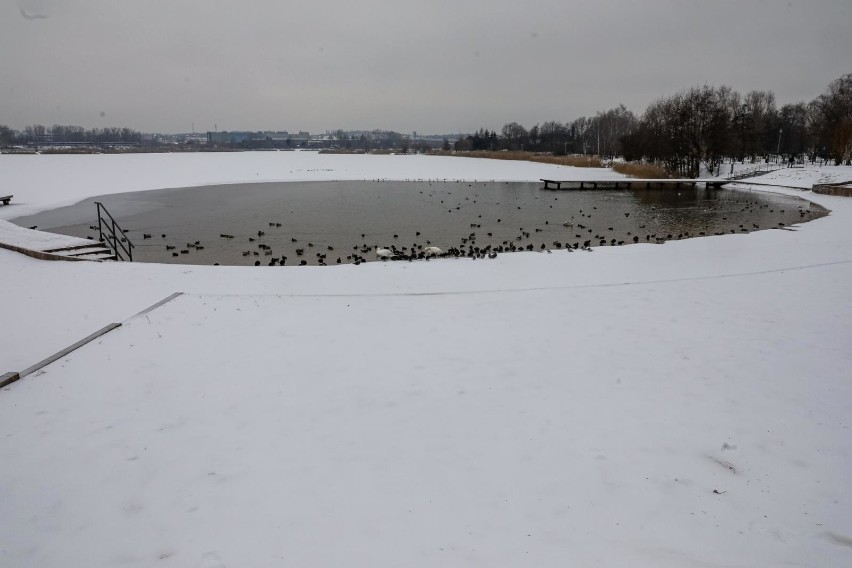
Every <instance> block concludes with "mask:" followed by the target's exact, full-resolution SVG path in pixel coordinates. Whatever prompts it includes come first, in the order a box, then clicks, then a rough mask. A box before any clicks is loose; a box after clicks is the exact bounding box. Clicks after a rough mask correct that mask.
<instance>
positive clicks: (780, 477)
mask: <svg viewBox="0 0 852 568" xmlns="http://www.w3.org/2000/svg"><path fill="white" fill-rule="evenodd" d="M235 156H237V157H235V158H229V157H226V156H222V157H218V156H214V157H213V158H210V157H208V156H207V155H204V156H203V157H199V156H197V155H174V156H173V155H166V156H143V157H139V156H133V157H129V158H128V160H129V161H131V162H132V161H134V160H138V161H139V162H140V163H142V164H144V165H139V166H137V169H132V168H131V167H130V166H126V167H127V168H129V169H127V170H124V171H125V174H126V175H127V177H128V178H131V177H134V176H136V177H135V178H134V179H133V181H132V183H128V185H127V186H122V185H118V184H119V183H120V182H121V181H122V175H121V171H122V168H123V167H125V166H124V165H117V164H123V163H124V162H122V159H123V158H124V157H119V158H122V159H117V158H116V157H82V158H83V160H84V161H86V164H85V165H81V163H77V162H75V161H74V159H75V158H78V159H79V158H81V157H61V158H62V159H60V160H57V161H56V162H51V161H44V162H42V161H39V160H41V159H42V158H45V159H52V158H53V157H47V156H43V157H31V158H32V159H33V161H32V162H28V164H29V165H21V164H22V163H19V162H16V163H15V165H14V166H13V167H10V168H7V167H6V166H7V165H8V163H9V162H6V161H5V160H6V158H7V157H6V156H0V182H2V183H4V184H8V183H9V182H10V181H11V180H15V181H16V182H17V183H21V184H22V185H20V186H19V187H18V188H16V190H15V191H14V193H15V194H16V201H18V195H19V194H20V204H21V205H20V208H21V210H24V209H27V211H28V212H29V211H32V210H35V209H38V208H44V207H48V206H49V205H50V204H51V203H59V202H67V201H74V200H77V199H81V198H83V197H86V196H88V195H96V194H99V193H105V191H104V190H105V188H115V187H117V188H118V189H116V191H118V190H122V188H124V187H126V189H124V190H126V191H129V190H137V189H140V188H155V187H158V186H163V187H164V186H170V187H176V186H182V185H198V184H201V183H207V182H211V183H218V182H222V181H241V180H244V179H247V175H248V173H249V172H250V171H252V168H254V170H255V171H256V172H257V173H258V176H257V177H258V178H260V179H264V176H270V179H289V178H287V176H286V175H284V169H285V168H286V167H291V168H292V169H293V171H294V172H296V171H297V170H298V169H299V168H300V167H301V168H305V167H306V165H305V163H303V162H298V164H299V165H298V166H297V165H296V163H295V162H294V163H293V164H292V165H291V166H287V165H286V164H283V163H279V162H277V160H287V159H288V158H287V155H282V154H278V153H267V154H245V155H235ZM291 156H293V158H291V159H293V160H309V161H311V164H310V165H311V168H310V169H313V170H315V171H313V172H310V175H315V176H316V177H314V178H310V179H343V178H344V177H346V176H351V177H357V179H364V178H368V179H369V178H372V177H376V178H379V177H383V178H390V177H396V178H398V179H405V178H418V177H420V178H452V177H454V175H453V174H455V177H464V178H468V179H538V178H540V177H549V176H551V175H553V173H554V172H553V171H552V170H551V169H550V168H551V167H550V166H542V165H540V164H526V163H513V162H505V163H504V162H497V161H487V162H485V161H482V162H481V161H479V160H476V161H474V160H470V161H468V160H463V159H459V158H442V159H437V158H436V159H433V158H424V157H395V156H389V157H381V158H382V160H381V162H382V163H381V164H380V165H374V163H373V162H372V159H373V157H364V156H354V157H353V156H346V157H338V156H317V155H305V156H300V155H297V154H292V155H291ZM97 158H102V161H99V159H97ZM113 158H116V161H114V162H113V161H111V160H112V159H113ZM131 158H132V159H131ZM214 158H218V159H221V160H223V162H222V163H219V164H218V165H214V163H215V162H216V159H214ZM16 159H18V158H16ZM395 159H400V160H402V162H394V161H393V160H395ZM66 160H67V161H66ZM88 160H91V161H88ZM198 160H210V162H209V163H208V164H209V166H210V168H208V169H205V170H204V171H201V172H196V173H194V174H193V173H191V172H192V171H193V168H192V167H191V166H190V165H188V164H193V165H196V166H197V165H198V164H199V162H198ZM229 160H233V161H229ZM358 160H364V162H359V161H358ZM267 162H268V163H267ZM403 162H406V165H405V166H399V168H398V167H397V166H398V165H399V164H402V163H403ZM344 163H345V164H346V166H345V167H344V165H342V164H344ZM377 163H378V162H376V164H377ZM45 164H47V165H45ZM249 164H252V165H251V167H249ZM264 164H267V165H265V166H264ZM382 168H384V170H383V169H382ZM492 168H493V169H492ZM45 170H47V171H45ZM86 170H91V174H92V175H91V178H90V179H94V180H98V181H97V182H96V183H91V184H86V187H82V186H83V185H84V183H83V180H85V179H87V177H86V176H83V172H85V171H86ZM146 171H150V172H151V174H150V176H147V177H145V176H146V175H147V174H143V172H146ZM287 171H288V172H289V170H287ZM791 171H795V172H796V176H795V177H793V176H792V174H785V172H778V173H777V174H770V175H775V176H776V177H775V178H773V179H778V180H779V183H781V182H782V181H783V182H784V183H783V185H796V184H802V185H803V186H809V184H810V183H812V181H811V180H814V182H815V181H821V180H820V179H819V178H822V177H826V176H828V177H831V178H832V179H836V180H839V179H849V178H852V175H850V174H852V168H823V169H815V170H813V171H810V173H808V174H807V175H805V174H803V173H802V172H803V170H791ZM10 172H12V173H10ZM130 172H132V173H133V175H129V173H130ZM170 172H171V173H172V174H173V176H172V177H170ZM261 172H264V176H262V175H259V174H260V173H261ZM448 172H451V173H448ZM489 173H491V175H489ZM582 173H585V172H581V174H582ZM594 173H595V176H596V177H597V176H600V174H601V172H600V171H595V172H594ZM360 174H363V175H360ZM368 174H369V175H368ZM403 174H407V175H403ZM217 175H218V176H219V178H218V179H217V178H216V176H217ZM569 175H571V174H570V173H569V172H565V171H560V172H558V177H565V176H569ZM305 176H306V177H307V174H305ZM322 176H326V177H322ZM297 177H298V176H297V175H296V173H294V174H293V179H296V178H297ZM137 178H139V179H137ZM27 179H32V180H37V183H36V184H35V185H34V189H33V190H32V193H30V192H29V191H28V189H27V188H26V186H25V185H23V182H22V181H21V180H27ZM51 179H53V180H60V179H64V180H66V184H65V185H66V186H67V187H66V188H65V189H63V191H62V192H61V193H54V189H51V188H53V187H55V186H52V185H50V183H48V180H51ZM299 179H305V178H304V177H299ZM767 179H768V177H767V176H762V177H761V178H760V181H762V182H763V181H766V180H767ZM170 180H174V183H171V182H170ZM114 183H115V184H116V185H114ZM783 191H785V192H786V193H791V194H795V193H796V190H783ZM72 194H73V196H70V195H72ZM803 195H806V196H807V197H808V198H809V199H813V200H814V201H816V202H818V203H821V204H823V205H824V206H826V207H828V208H829V209H831V210H832V214H831V215H829V216H828V217H825V218H822V219H819V220H817V221H814V222H812V223H808V224H806V225H804V226H801V227H794V228H793V229H794V230H773V231H762V232H757V233H753V234H749V235H730V236H724V237H711V238H703V239H691V240H687V241H678V242H670V243H667V244H665V245H662V246H658V245H635V246H627V247H616V248H598V249H596V250H595V251H594V252H592V253H581V252H576V253H567V252H565V251H554V252H553V253H552V254H546V253H516V254H507V255H501V256H500V257H498V258H497V259H496V260H493V261H491V260H484V261H481V260H480V261H471V260H447V261H440V262H429V263H414V264H408V263H400V264H382V263H370V264H367V265H363V266H360V267H355V266H353V265H346V266H340V267H328V268H321V267H305V268H295V267H294V268H269V267H261V268H241V267H198V266H193V267H189V266H172V265H142V264H127V263H109V264H96V263H62V262H42V261H36V260H33V259H30V258H27V257H23V256H21V255H17V254H14V253H11V252H8V251H3V250H0V268H2V271H3V278H2V279H0V295H1V296H2V297H3V298H5V299H6V301H4V302H3V303H2V304H0V318H2V321H3V329H4V330H11V333H6V334H4V335H3V338H2V340H0V372H4V371H6V370H19V369H21V368H23V367H25V366H28V365H30V364H32V363H34V362H35V361H36V360H38V359H40V358H42V357H45V356H47V355H48V354H50V353H52V352H54V351H56V350H58V349H59V348H61V347H63V346H65V345H68V344H70V343H72V342H73V341H75V340H77V339H80V338H81V337H83V336H85V335H87V334H88V333H90V332H92V331H94V330H96V329H98V328H100V327H102V326H103V325H105V324H107V323H109V322H112V321H119V322H124V324H125V325H123V326H122V327H121V328H119V329H117V330H116V331H113V332H111V333H109V334H107V335H106V336H104V337H102V338H100V339H98V340H96V341H95V342H93V343H91V344H89V345H87V346H86V347H84V348H82V349H81V350H79V351H76V352H74V353H72V354H71V355H69V356H67V357H64V358H63V359H61V360H60V361H57V362H56V363H54V364H52V365H50V366H48V367H47V368H45V369H44V371H45V372H44V373H42V374H39V375H38V376H35V375H30V376H29V377H27V378H25V379H24V380H22V381H20V382H18V383H15V384H13V385H12V386H11V387H9V388H7V389H4V390H2V391H0V429H2V431H3V432H4V434H3V436H0V456H3V459H2V461H0V526H3V527H4V531H3V539H0V565H9V566H23V567H29V566H33V567H34V566H39V567H41V566H48V567H50V566H63V567H64V566H69V565H71V566H93V565H97V566H109V565H116V564H125V565H131V566H149V565H152V564H159V565H163V566H246V565H252V566H257V565H270V564H282V565H306V566H339V565H342V564H346V565H357V566H398V565H405V566H435V565H442V566H471V565H483V566H501V565H502V566H519V565H522V566H564V565H566V564H567V565H593V564H596V565H603V566H626V565H629V566H673V567H674V566H678V567H680V566H755V565H770V566H775V565H792V566H843V565H846V564H848V563H849V562H850V560H852V548H850V546H849V545H850V542H852V516H850V515H849V513H848V511H849V510H850V507H852V485H850V484H849V483H848V472H849V471H852V436H850V435H849V427H850V424H849V407H850V404H852V379H850V377H852V352H850V350H849V348H848V346H849V345H850V344H852V324H850V322H852V296H850V294H849V288H850V283H852V252H850V251H852V229H850V221H852V200H845V199H843V198H837V197H829V196H822V195H812V194H810V193H807V194H803ZM66 197H67V199H66ZM3 214H4V215H6V212H3ZM7 216H8V215H7ZM175 291H182V292H184V293H185V294H184V295H183V296H180V297H178V298H177V299H175V300H173V301H172V302H170V303H168V304H166V305H164V306H162V307H160V308H158V309H156V310H154V311H153V312H151V313H149V314H146V315H144V316H139V317H132V314H134V313H136V312H137V311H139V310H141V309H142V308H144V307H145V306H148V305H150V304H152V303H154V302H156V301H158V300H160V299H161V298H163V297H165V296H167V295H168V294H170V293H172V292H175ZM93 543H94V544H93Z"/></svg>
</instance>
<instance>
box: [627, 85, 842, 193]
mask: <svg viewBox="0 0 852 568" xmlns="http://www.w3.org/2000/svg"><path fill="white" fill-rule="evenodd" d="M622 142H623V148H624V157H625V158H626V159H628V160H638V159H643V160H647V161H650V162H654V163H657V164H660V165H663V166H665V167H666V169H668V170H669V171H671V172H673V173H678V174H681V175H686V176H690V177H694V176H697V175H698V173H699V171H700V167H701V165H702V164H703V165H704V167H706V168H707V169H708V170H709V171H715V172H718V171H719V168H720V164H721V162H722V160H723V158H725V157H731V158H735V159H737V160H741V161H742V160H752V161H755V160H758V159H764V160H765V159H768V158H769V156H778V155H780V156H785V157H787V158H789V157H796V156H799V157H802V156H807V157H809V158H810V159H811V160H816V159H822V160H826V161H833V162H834V163H835V164H841V163H844V162H846V163H848V162H849V161H850V160H851V159H852V74H848V75H844V76H843V77H840V78H839V79H837V80H835V81H833V82H832V83H831V84H830V85H829V86H828V89H827V90H826V92H825V93H823V94H822V95H820V96H819V97H817V98H816V99H814V100H813V101H811V102H810V103H804V102H800V103H795V104H787V105H784V106H782V107H781V108H780V109H779V108H778V107H777V104H776V100H775V95H774V94H773V93H772V92H771V91H752V92H750V93H747V94H746V95H744V96H743V95H740V94H739V93H737V92H736V91H733V90H732V89H731V88H730V87H719V88H714V87H709V86H706V85H705V86H704V87H694V88H691V89H689V90H686V91H682V92H680V93H677V94H676V95H674V96H671V97H665V98H662V99H660V100H658V101H655V102H654V103H652V104H651V105H650V106H649V107H648V108H647V109H646V111H645V113H644V114H643V115H642V118H641V120H640V123H639V128H638V129H637V130H636V131H635V132H633V133H632V134H630V135H629V136H627V137H625V138H624V139H623V140H622Z"/></svg>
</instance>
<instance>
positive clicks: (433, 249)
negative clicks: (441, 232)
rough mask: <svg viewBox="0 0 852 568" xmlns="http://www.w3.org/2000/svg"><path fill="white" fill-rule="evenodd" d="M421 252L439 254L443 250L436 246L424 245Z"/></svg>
mask: <svg viewBox="0 0 852 568" xmlns="http://www.w3.org/2000/svg"><path fill="white" fill-rule="evenodd" d="M423 252H424V253H426V254H441V253H442V252H444V251H442V250H441V249H439V248H438V247H426V248H424V249H423Z"/></svg>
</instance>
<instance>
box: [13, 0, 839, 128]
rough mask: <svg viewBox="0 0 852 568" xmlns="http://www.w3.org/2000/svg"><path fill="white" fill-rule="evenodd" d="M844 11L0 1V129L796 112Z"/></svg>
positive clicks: (468, 2) (742, 5)
mask: <svg viewBox="0 0 852 568" xmlns="http://www.w3.org/2000/svg"><path fill="white" fill-rule="evenodd" d="M850 30H852V0H712V1H711V0H572V1H568V0H553V1H551V0H526V1H508V0H418V1H406V0H396V1H391V0H323V1H313V2H309V1H289V0H132V1H131V0H0V124H7V125H9V126H12V127H14V128H21V127H23V126H25V125H27V124H33V123H41V124H45V125H51V124H76V125H81V126H85V127H101V126H129V127H132V128H135V129H138V130H142V131H146V132H153V131H160V132H185V131H189V130H190V129H191V128H192V124H193V123H195V129H196V130H197V131H205V130H208V129H209V130H212V129H213V128H214V124H218V129H219V130H241V129H248V130H260V129H264V130H265V129H275V130H290V131H296V130H300V129H301V130H309V131H311V132H321V131H324V130H326V129H334V128H344V129H372V128H382V129H389V130H397V131H400V132H410V131H412V130H416V131H418V132H421V133H449V132H459V131H472V130H475V129H477V128H479V127H486V128H489V129H495V128H496V129H499V128H500V127H502V125H503V124H504V123H506V122H509V121H517V122H520V123H521V124H524V125H525V126H527V127H529V126H532V125H533V124H535V123H537V122H543V121H545V120H559V121H567V120H572V119H574V118H577V117H579V116H582V115H591V114H594V113H595V112H596V111H597V110H604V109H606V108H610V107H612V106H615V105H617V104H619V103H624V104H625V105H627V107H628V108H630V109H631V110H633V111H634V112H636V113H637V114H641V112H642V111H643V110H644V108H645V106H646V105H647V104H648V103H649V102H651V101H653V100H654V99H656V98H658V97H660V96H661V95H669V94H673V93H674V92H676V91H678V90H680V89H682V88H685V87H690V86H693V85H698V84H703V83H708V84H712V85H721V84H727V85H730V86H732V87H733V88H734V89H736V90H739V91H741V92H746V91H749V90H752V89H768V90H773V91H774V92H775V94H776V96H777V97H778V101H779V103H786V102H796V101H800V100H810V99H812V98H814V97H815V96H817V95H819V94H820V93H822V92H823V90H824V89H825V87H826V85H827V84H828V83H829V82H830V81H832V80H833V79H836V78H837V77H839V76H840V75H842V74H844V73H850V72H852V33H850Z"/></svg>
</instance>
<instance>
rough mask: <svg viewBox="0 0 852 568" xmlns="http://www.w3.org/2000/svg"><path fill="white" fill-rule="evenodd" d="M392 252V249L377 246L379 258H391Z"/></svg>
mask: <svg viewBox="0 0 852 568" xmlns="http://www.w3.org/2000/svg"><path fill="white" fill-rule="evenodd" d="M392 254H393V253H392V252H391V251H390V249H385V248H379V247H376V256H377V257H378V258H390V257H391V255H392Z"/></svg>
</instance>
